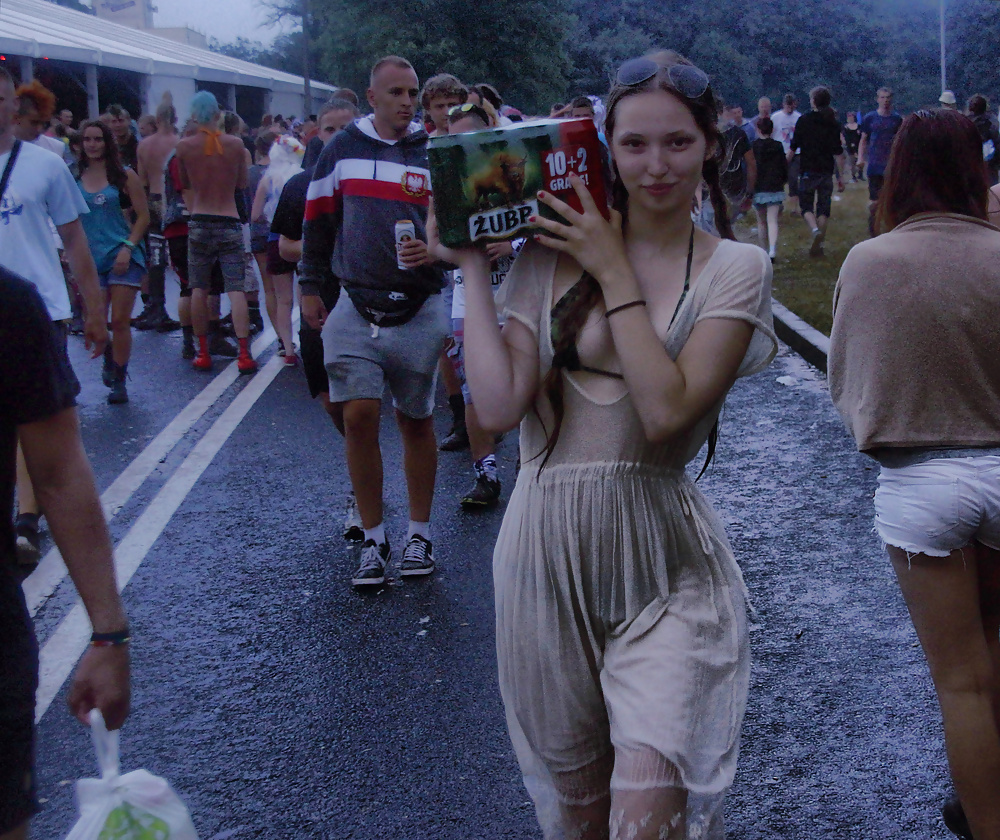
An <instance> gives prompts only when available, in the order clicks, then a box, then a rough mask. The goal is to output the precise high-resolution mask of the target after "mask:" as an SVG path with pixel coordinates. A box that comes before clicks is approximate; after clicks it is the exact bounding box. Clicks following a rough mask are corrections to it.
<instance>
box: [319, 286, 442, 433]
mask: <svg viewBox="0 0 1000 840" xmlns="http://www.w3.org/2000/svg"><path fill="white" fill-rule="evenodd" d="M450 326H451V324H450V321H449V319H448V317H447V316H446V314H445V310H444V301H443V300H442V298H441V295H431V296H430V297H429V298H427V301H426V302H425V303H424V305H423V306H421V307H420V311H419V312H417V314H416V315H414V316H413V317H412V318H411V319H410V320H409V321H407V322H406V323H405V324H402V325H401V326H398V327H374V326H373V325H372V324H369V323H368V322H367V321H366V320H365V319H364V318H362V317H361V316H360V315H359V314H358V311H357V310H356V309H355V308H354V304H353V303H351V299H350V297H349V296H348V295H347V294H346V293H344V294H342V295H341V296H340V299H339V300H338V301H337V305H336V306H335V307H334V308H333V312H331V313H330V315H329V317H327V319H326V323H325V324H324V325H323V361H324V363H325V365H326V372H327V375H328V376H329V377H330V402H335V403H339V402H349V401H351V400H381V399H382V395H383V393H384V392H385V386H386V385H388V386H389V392H390V393H391V394H392V404H393V405H394V406H395V407H396V409H397V410H398V411H400V412H401V413H402V414H405V415H406V416H407V417H411V418H413V419H414V420H422V419H424V418H426V417H430V416H431V414H432V413H433V411H434V389H435V387H436V385H437V365H438V356H439V355H440V354H441V347H442V344H443V342H444V340H445V338H446V337H447V335H448V333H449V331H450Z"/></svg>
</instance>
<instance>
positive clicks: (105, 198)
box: [77, 181, 146, 274]
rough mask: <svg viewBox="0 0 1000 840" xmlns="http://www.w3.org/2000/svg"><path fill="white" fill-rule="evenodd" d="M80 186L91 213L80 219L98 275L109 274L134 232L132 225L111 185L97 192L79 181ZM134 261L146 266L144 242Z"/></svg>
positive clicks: (134, 250) (115, 188)
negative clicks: (130, 234)
mask: <svg viewBox="0 0 1000 840" xmlns="http://www.w3.org/2000/svg"><path fill="white" fill-rule="evenodd" d="M77 185H78V186H79V187H80V192H81V193H83V197H84V200H85V201H86V202H87V208H88V209H89V210H90V212H89V213H84V214H82V215H81V216H80V221H81V222H83V230H84V232H85V233H86V234H87V244H88V245H89V246H90V255H91V256H92V257H93V258H94V263H95V264H96V265H97V273H98V274H107V273H108V272H109V271H111V269H112V267H113V266H114V264H115V259H116V258H117V256H118V252H119V251H120V250H121V247H122V241H123V240H125V239H128V235H129V233H131V232H132V226H131V225H130V224H129V223H128V220H127V219H126V218H125V212H124V211H123V210H122V205H121V193H120V192H119V190H118V188H117V187H114V186H112V185H111V184H108V185H107V186H106V187H105V188H104V189H103V190H101V191H100V192H96V193H92V192H87V190H85V189H84V188H83V184H82V183H80V182H79V181H77ZM132 262H134V263H136V265H138V266H139V267H141V268H145V267H146V255H145V253H144V251H143V245H142V243H141V242H140V243H139V245H138V246H136V247H135V248H134V249H133V251H132Z"/></svg>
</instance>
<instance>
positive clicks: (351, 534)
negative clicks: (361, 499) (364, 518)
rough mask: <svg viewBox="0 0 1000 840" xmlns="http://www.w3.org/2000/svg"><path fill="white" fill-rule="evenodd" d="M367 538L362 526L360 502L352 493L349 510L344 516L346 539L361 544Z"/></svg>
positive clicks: (348, 498) (348, 500) (349, 497)
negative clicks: (359, 509) (359, 511)
mask: <svg viewBox="0 0 1000 840" xmlns="http://www.w3.org/2000/svg"><path fill="white" fill-rule="evenodd" d="M364 538H365V529H364V528H363V527H362V525H361V514H360V513H358V500H357V499H356V498H354V494H353V493H351V494H350V495H349V496H348V497H347V508H346V511H345V514H344V539H345V540H350V541H351V542H361V541H362V540H363V539H364Z"/></svg>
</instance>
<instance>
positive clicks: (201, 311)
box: [191, 289, 208, 338]
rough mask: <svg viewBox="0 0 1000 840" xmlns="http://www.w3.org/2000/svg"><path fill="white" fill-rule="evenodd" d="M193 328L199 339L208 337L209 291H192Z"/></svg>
mask: <svg viewBox="0 0 1000 840" xmlns="http://www.w3.org/2000/svg"><path fill="white" fill-rule="evenodd" d="M191 326H192V327H194V334H195V336H196V337H197V338H202V337H204V336H207V335H208V290H207V289H192V290H191Z"/></svg>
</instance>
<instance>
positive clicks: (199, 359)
mask: <svg viewBox="0 0 1000 840" xmlns="http://www.w3.org/2000/svg"><path fill="white" fill-rule="evenodd" d="M191 367H193V368H194V369H195V370H204V371H208V370H211V369H212V357H211V356H209V355H208V353H198V355H196V356H195V357H194V361H193V362H191Z"/></svg>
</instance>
